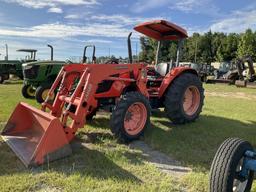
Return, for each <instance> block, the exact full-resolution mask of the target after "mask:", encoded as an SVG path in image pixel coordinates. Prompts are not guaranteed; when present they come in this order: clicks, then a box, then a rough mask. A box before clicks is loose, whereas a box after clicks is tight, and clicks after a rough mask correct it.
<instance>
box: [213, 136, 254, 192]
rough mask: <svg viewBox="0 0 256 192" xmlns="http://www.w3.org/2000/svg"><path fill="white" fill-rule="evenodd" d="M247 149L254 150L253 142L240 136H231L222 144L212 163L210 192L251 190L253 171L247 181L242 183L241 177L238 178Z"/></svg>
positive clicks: (245, 191)
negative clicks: (239, 137)
mask: <svg viewBox="0 0 256 192" xmlns="http://www.w3.org/2000/svg"><path fill="white" fill-rule="evenodd" d="M247 150H253V148H252V146H251V144H250V143H248V142H247V141H243V140H241V139H238V138H229V139H227V140H225V141H224V142H223V143H222V144H221V146H220V147H219V149H218V151H217V152H216V154H215V157H214V159H213V162H212V165H211V170H210V183H209V189H210V192H233V191H234V189H240V190H239V191H244V192H249V191H250V189H251V186H252V182H253V177H254V176H253V175H254V172H253V171H250V172H249V178H248V179H247V180H245V181H244V180H243V181H244V182H246V183H242V182H243V181H241V178H239V177H237V178H236V175H237V173H238V172H239V170H238V168H239V169H241V164H240V163H242V159H243V156H244V153H245V151H247ZM239 187H241V188H239Z"/></svg>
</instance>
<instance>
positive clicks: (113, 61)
mask: <svg viewBox="0 0 256 192" xmlns="http://www.w3.org/2000/svg"><path fill="white" fill-rule="evenodd" d="M105 64H119V60H118V59H109V60H107V61H106V62H105Z"/></svg>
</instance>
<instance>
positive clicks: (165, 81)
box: [159, 67, 198, 98]
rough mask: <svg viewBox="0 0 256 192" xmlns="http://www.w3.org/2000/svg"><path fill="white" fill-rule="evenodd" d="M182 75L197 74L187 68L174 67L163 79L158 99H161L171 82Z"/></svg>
mask: <svg viewBox="0 0 256 192" xmlns="http://www.w3.org/2000/svg"><path fill="white" fill-rule="evenodd" d="M182 73H193V74H196V75H198V74H197V72H196V70H194V69H192V68H189V67H176V68H174V69H172V70H171V71H170V72H169V73H168V74H167V75H166V76H165V77H164V79H163V81H162V84H161V86H160V89H159V98H161V97H162V96H163V95H164V93H165V91H166V89H167V88H168V87H169V85H170V84H171V83H172V81H173V80H174V79H175V78H176V77H178V76H180V75H181V74H182Z"/></svg>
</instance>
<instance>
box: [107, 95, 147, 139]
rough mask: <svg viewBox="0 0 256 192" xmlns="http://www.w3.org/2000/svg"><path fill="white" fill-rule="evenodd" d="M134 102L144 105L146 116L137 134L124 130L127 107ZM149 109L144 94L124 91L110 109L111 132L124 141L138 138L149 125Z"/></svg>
mask: <svg viewBox="0 0 256 192" xmlns="http://www.w3.org/2000/svg"><path fill="white" fill-rule="evenodd" d="M134 103H139V104H141V105H143V106H144V107H145V109H146V115H147V117H145V118H146V120H145V124H144V127H143V129H142V130H140V132H138V133H137V134H135V135H131V134H130V133H128V132H127V131H126V129H125V126H124V122H125V118H126V114H127V111H128V108H129V107H130V106H132V105H133V104H134ZM150 111H151V108H150V104H149V101H148V99H147V98H146V97H145V96H143V95H142V94H141V93H139V92H128V93H126V94H125V95H123V96H122V97H121V98H120V100H119V102H118V103H117V104H116V106H115V108H114V109H113V111H112V115H111V117H110V127H111V131H112V133H113V134H114V135H115V136H116V137H117V138H118V139H119V141H121V142H125V143H128V142H130V141H133V140H137V139H139V138H140V137H141V136H142V135H143V133H144V131H145V129H146V128H148V127H149V126H150Z"/></svg>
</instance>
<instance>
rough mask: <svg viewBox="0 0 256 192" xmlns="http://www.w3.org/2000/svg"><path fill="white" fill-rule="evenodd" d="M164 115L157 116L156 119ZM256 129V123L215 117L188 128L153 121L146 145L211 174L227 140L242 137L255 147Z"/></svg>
mask: <svg viewBox="0 0 256 192" xmlns="http://www.w3.org/2000/svg"><path fill="white" fill-rule="evenodd" d="M163 115H164V114H163V113H162V114H159V113H157V114H154V116H155V117H156V116H157V117H163ZM255 128H256V122H248V123H244V122H241V121H238V120H232V119H227V118H222V117H216V116H205V115H201V116H200V118H199V119H198V120H197V121H196V122H193V123H190V124H186V125H173V124H172V123H170V121H169V120H168V119H167V118H164V119H161V118H159V119H156V120H153V121H151V129H149V130H148V131H146V134H145V141H146V142H147V143H148V144H149V145H151V146H152V147H153V148H155V149H157V150H160V151H162V152H164V153H167V154H168V155H170V156H172V157H174V158H175V159H176V160H178V161H181V162H183V164H184V165H186V166H190V167H193V168H195V169H199V170H209V168H210V164H211V161H212V159H213V157H214V155H215V152H216V151H217V149H218V147H219V145H220V144H221V143H222V142H223V141H224V140H225V139H226V138H229V137H239V138H242V139H245V140H248V141H249V142H251V143H252V144H253V145H254V146H256V129H255Z"/></svg>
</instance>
